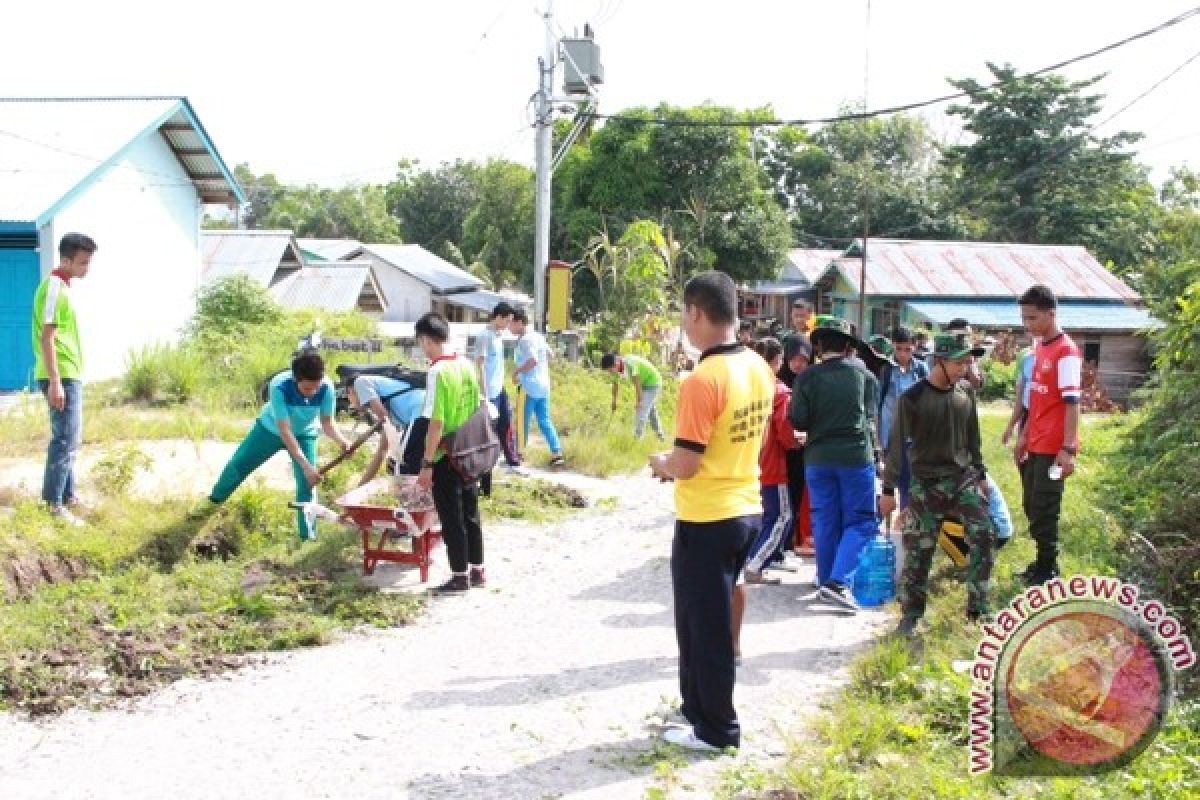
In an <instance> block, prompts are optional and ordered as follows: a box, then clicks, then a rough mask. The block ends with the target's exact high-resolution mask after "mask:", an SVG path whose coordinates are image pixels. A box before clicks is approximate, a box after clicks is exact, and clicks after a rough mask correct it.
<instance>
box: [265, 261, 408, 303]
mask: <svg viewBox="0 0 1200 800" xmlns="http://www.w3.org/2000/svg"><path fill="white" fill-rule="evenodd" d="M271 295H272V296H273V297H274V298H275V299H276V300H277V301H279V304H280V305H282V306H283V307H284V308H320V309H323V310H326V311H356V310H357V311H362V312H363V313H366V314H372V315H378V316H382V315H383V314H384V313H386V311H387V300H386V299H385V298H384V295H383V290H382V289H381V288H380V287H379V283H378V282H376V280H375V270H374V267H373V265H372V264H371V262H370V261H366V260H361V261H333V262H322V263H319V264H314V265H312V266H306V267H301V268H300V269H298V270H295V271H294V272H291V273H289V274H288V275H286V276H285V277H284V278H283V279H282V280H280V281H279V282H278V283H276V284H275V285H273V286H272V287H271Z"/></svg>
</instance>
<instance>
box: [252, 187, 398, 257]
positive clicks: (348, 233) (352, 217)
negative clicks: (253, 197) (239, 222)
mask: <svg viewBox="0 0 1200 800" xmlns="http://www.w3.org/2000/svg"><path fill="white" fill-rule="evenodd" d="M262 226H263V227H267V228H284V229H287V230H291V231H293V232H294V233H295V234H296V236H306V237H313V238H322V239H357V240H358V241H361V242H373V243H378V244H388V243H395V242H399V241H401V239H400V226H399V224H398V223H397V222H396V219H395V218H394V217H392V216H391V215H390V214H389V213H388V211H387V204H386V194H385V190H384V187H382V186H347V187H344V188H341V189H325V188H321V187H318V186H314V185H311V184H310V185H308V186H305V187H303V188H288V189H286V190H285V191H284V192H283V193H282V195H281V196H280V197H279V198H278V200H277V201H276V202H275V203H274V205H273V206H272V207H271V210H270V212H269V213H268V214H267V215H266V217H265V218H264V219H263V220H262Z"/></svg>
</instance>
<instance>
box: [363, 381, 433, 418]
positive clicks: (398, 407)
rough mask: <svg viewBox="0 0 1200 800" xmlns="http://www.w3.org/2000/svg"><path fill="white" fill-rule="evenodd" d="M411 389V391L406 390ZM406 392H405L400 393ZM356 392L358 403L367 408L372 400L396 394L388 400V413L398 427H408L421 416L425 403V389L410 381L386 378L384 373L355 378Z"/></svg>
mask: <svg viewBox="0 0 1200 800" xmlns="http://www.w3.org/2000/svg"><path fill="white" fill-rule="evenodd" d="M406 389H411V391H405V390H406ZM398 392H404V394H398ZM354 393H355V394H356V395H358V404H359V406H360V407H363V408H365V407H366V406H367V405H368V404H369V403H370V402H371V401H372V400H382V399H383V398H385V397H387V396H389V395H396V396H395V397H392V398H391V399H390V400H388V401H387V402H386V403H385V405H386V406H387V410H388V415H389V416H390V417H391V418H392V424H393V425H395V426H396V427H398V428H407V427H408V426H409V425H411V424H412V421H413V420H414V419H416V418H417V417H419V416H421V407H422V406H424V405H425V390H424V389H413V388H412V385H411V384H409V383H408V381H401V380H397V379H395V378H385V377H383V376H382V375H360V376H359V377H357V378H355V379H354Z"/></svg>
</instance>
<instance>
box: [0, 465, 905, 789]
mask: <svg viewBox="0 0 1200 800" xmlns="http://www.w3.org/2000/svg"><path fill="white" fill-rule="evenodd" d="M575 482H576V484H577V485H581V486H582V488H584V489H585V490H587V491H589V492H590V493H591V494H592V495H593V496H596V495H614V494H615V495H616V496H618V497H619V498H620V500H619V502H618V504H617V507H616V509H615V510H607V511H601V510H597V511H590V512H586V513H584V514H582V515H579V516H576V517H572V518H571V519H569V520H567V521H565V522H563V523H560V524H557V525H550V526H543V527H536V526H526V525H496V524H492V525H488V526H487V545H488V548H489V550H488V552H489V556H488V568H489V576H490V579H491V581H492V588H489V589H488V590H486V591H472V592H471V593H470V595H469V596H467V597H463V598H444V599H439V600H437V601H435V602H433V604H432V606H431V608H430V611H429V613H428V614H427V615H426V616H425V617H424V618H423V619H422V620H421V621H419V622H418V623H417V624H415V625H413V626H411V627H408V628H403V629H397V630H393V631H386V632H372V633H368V634H363V635H356V636H351V637H347V638H346V639H344V640H342V641H341V642H339V643H336V644H334V645H331V646H328V647H322V648H317V649H313V650H308V651H303V652H297V653H291V654H286V655H281V656H277V657H273V658H272V659H271V661H270V662H269V663H268V664H267V665H265V666H262V667H258V668H254V669H248V670H246V671H243V672H240V673H236V674H233V675H230V676H229V677H227V678H225V679H220V680H215V681H204V682H200V681H184V682H181V683H179V684H177V685H175V686H173V687H171V688H169V689H167V690H165V691H162V692H160V693H158V694H156V695H154V696H152V697H149V698H145V699H143V700H141V701H138V702H136V703H135V704H133V705H132V706H130V707H129V708H128V709H125V710H118V711H107V712H102V713H94V712H82V711H76V712H71V713H68V714H66V715H65V716H63V717H61V718H58V719H54V720H51V721H49V722H30V721H28V720H25V719H21V718H18V717H15V716H12V715H0V742H3V746H0V797H13V798H22V799H23V800H34V799H35V798H55V799H56V800H57V799H58V798H122V799H124V798H162V797H169V798H172V800H184V798H205V799H206V800H208V799H209V798H255V799H256V800H265V799H266V798H317V797H321V798H326V797H328V798H355V799H356V800H366V799H367V798H389V799H394V798H406V797H411V798H442V797H446V798H543V797H571V798H639V797H641V796H642V795H643V793H644V790H645V788H646V787H648V786H651V785H654V777H653V775H652V774H651V772H652V770H651V769H650V767H649V766H648V765H647V761H648V760H649V761H652V759H647V757H646V756H647V754H648V753H649V751H650V750H651V749H652V747H653V746H654V742H655V732H656V731H655V729H654V728H652V727H651V726H650V725H648V723H647V717H648V716H649V715H652V714H653V713H654V712H655V710H656V709H659V708H660V707H661V706H662V704H663V701H664V699H668V700H669V699H672V698H675V697H676V696H677V691H676V687H677V684H676V669H675V641H674V633H673V626H672V618H671V613H670V589H669V575H668V565H667V554H668V553H669V543H670V536H671V524H672V516H671V510H670V509H671V503H670V494H669V487H664V486H660V485H658V484H656V483H653V482H651V481H649V480H647V479H645V478H629V479H622V480H616V481H609V482H605V483H600V482H596V481H588V480H585V479H577V480H576V481H575ZM485 524H486V523H485ZM382 570H383V568H381V576H380V580H381V581H383V582H394V583H396V584H398V585H404V584H407V583H409V582H410V581H411V577H410V573H408V572H405V571H401V570H399V569H396V570H391V571H388V572H386V573H385V572H383V571H382ZM435 577H436V576H435ZM793 580H794V581H795V582H794V583H792V584H791V585H784V586H777V587H753V589H754V591H752V592H751V598H750V607H749V612H748V616H747V623H746V630H745V633H744V644H743V648H744V652H745V661H744V665H743V666H742V667H741V668H740V669H739V673H738V688H737V704H738V708H739V711H740V714H741V717H742V721H743V725H744V730H745V746H744V747H743V751H742V755H741V758H743V759H762V758H764V757H768V756H771V755H776V754H779V753H780V752H782V750H783V743H782V741H781V738H780V733H779V731H780V730H781V729H787V728H795V727H796V722H797V719H798V717H799V716H800V715H802V714H804V713H807V712H810V711H813V710H815V709H816V706H817V703H818V701H819V699H820V696H821V695H822V694H823V693H824V692H825V691H826V690H828V689H829V688H831V687H833V686H834V685H836V684H837V682H838V681H839V680H840V679H841V670H842V669H843V668H844V666H845V664H846V663H847V661H848V659H849V656H850V655H851V654H852V652H853V651H854V650H855V649H857V648H859V647H861V646H862V645H863V644H864V643H865V642H867V641H868V640H869V639H870V638H871V637H872V635H873V634H874V633H876V632H878V629H879V627H880V625H881V624H883V619H884V618H883V615H882V614H879V613H868V614H861V615H859V616H858V617H856V618H846V617H843V616H839V615H837V614H834V613H831V612H830V611H829V610H823V609H821V608H819V607H816V606H812V605H811V604H809V603H808V602H807V601H805V600H804V599H802V598H803V597H805V596H807V595H809V594H810V590H809V589H808V588H807V587H808V582H809V581H811V568H807V569H804V570H802V571H801V572H800V573H799V574H798V575H796V576H795V578H794V579H793ZM727 763H729V759H728V758H727V757H722V758H720V759H715V760H710V759H707V758H698V759H696V760H694V761H692V763H691V764H690V765H689V766H687V767H686V768H683V769H681V770H679V778H680V782H681V784H682V785H683V786H684V788H683V789H677V790H676V792H675V794H673V795H672V796H697V797H704V796H708V795H709V791H708V789H707V787H708V786H710V785H711V780H712V778H713V776H714V775H715V773H716V772H717V771H718V770H719V769H720V767H721V766H722V765H724V764H727Z"/></svg>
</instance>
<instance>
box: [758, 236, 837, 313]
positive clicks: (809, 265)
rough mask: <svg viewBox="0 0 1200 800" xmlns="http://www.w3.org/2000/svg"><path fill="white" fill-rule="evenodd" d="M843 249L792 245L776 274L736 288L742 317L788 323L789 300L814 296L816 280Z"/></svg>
mask: <svg viewBox="0 0 1200 800" xmlns="http://www.w3.org/2000/svg"><path fill="white" fill-rule="evenodd" d="M843 252H845V251H843V250H823V249H813V248H804V247H800V248H795V249H792V250H789V251H788V254H787V258H786V259H785V260H784V262H783V268H782V270H781V271H780V274H779V277H778V278H777V279H776V280H772V281H756V282H755V283H752V284H750V285H749V286H746V287H743V288H741V289H740V290H739V292H738V295H739V301H740V304H741V308H740V316H741V317H742V319H750V320H759V319H776V320H779V321H780V322H782V323H783V324H785V325H786V324H787V320H788V314H789V310H790V309H791V306H792V302H793V301H795V300H799V299H804V300H809V301H814V300H815V299H816V286H817V281H818V280H819V279H820V278H821V276H822V275H824V274H825V270H826V269H827V268H828V267H829V265H830V264H831V263H833V260H834V259H836V258H838V257H839V256H841V255H842V253H843Z"/></svg>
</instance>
